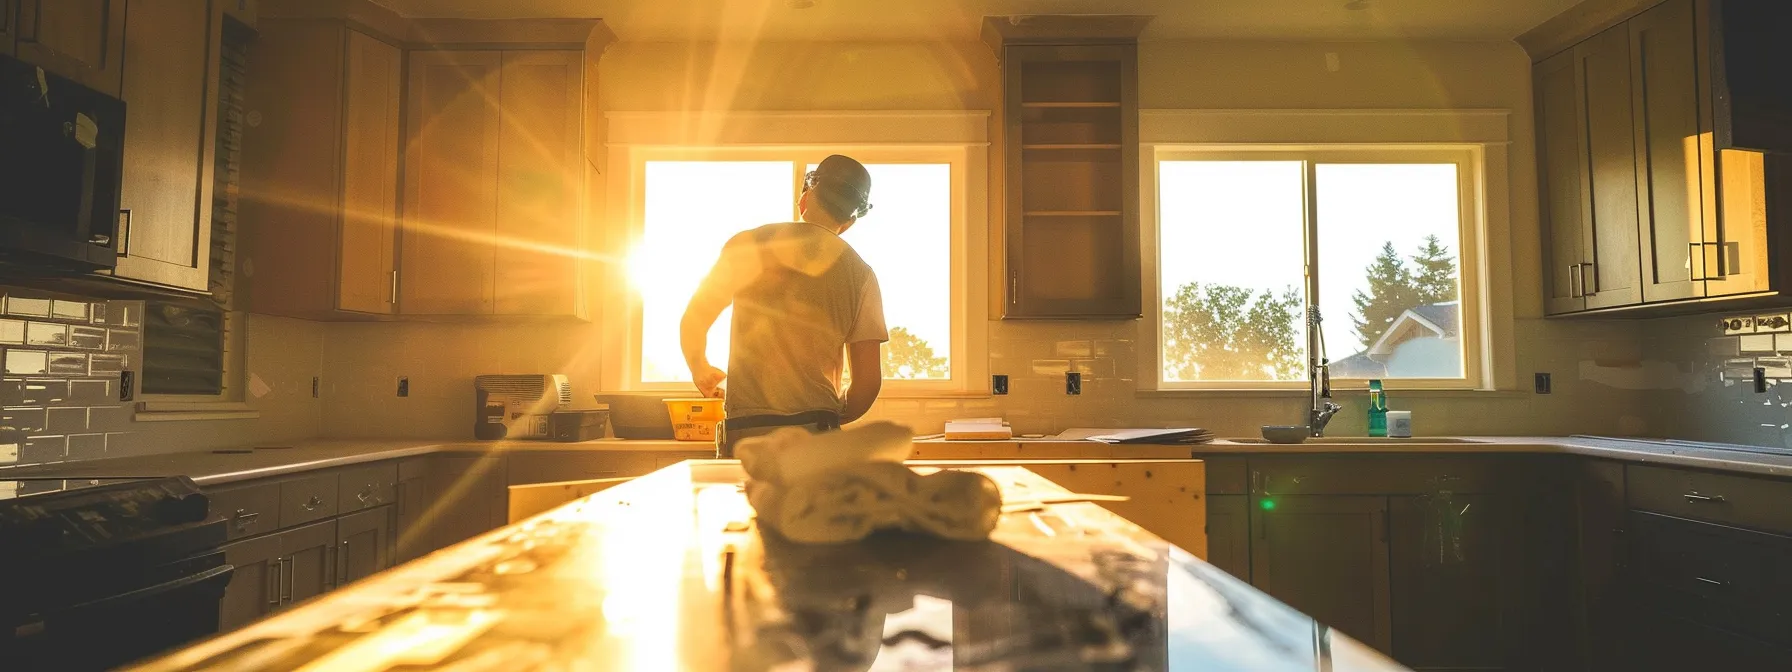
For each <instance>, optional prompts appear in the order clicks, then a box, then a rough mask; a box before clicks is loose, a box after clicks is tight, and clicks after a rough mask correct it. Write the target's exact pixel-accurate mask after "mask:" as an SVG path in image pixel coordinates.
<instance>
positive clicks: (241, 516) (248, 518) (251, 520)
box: [230, 509, 261, 532]
mask: <svg viewBox="0 0 1792 672" xmlns="http://www.w3.org/2000/svg"><path fill="white" fill-rule="evenodd" d="M260 517H261V514H260V513H259V512H257V513H249V511H248V510H246V509H237V510H236V514H235V515H233V516H231V517H230V520H231V522H232V523H233V524H235V525H236V530H237V531H238V532H241V531H243V530H247V529H249V528H251V527H254V526H255V520H256V519H257V518H260Z"/></svg>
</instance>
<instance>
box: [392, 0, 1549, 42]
mask: <svg viewBox="0 0 1792 672" xmlns="http://www.w3.org/2000/svg"><path fill="white" fill-rule="evenodd" d="M374 1H375V2H377V3H379V4H382V5H385V6H387V7H390V8H392V9H394V10H396V11H398V12H399V13H401V14H404V15H407V16H413V17H463V18H520V17H533V18H540V17H577V18H592V17H595V18H602V19H604V20H605V23H607V24H608V25H609V26H610V28H611V29H612V30H615V31H616V34H617V35H618V36H619V37H620V38H621V39H623V40H629V41H685V40H697V41H712V40H715V41H733V40H778V41H785V40H797V41H808V40H815V41H842V40H880V41H888V40H974V39H976V38H977V35H978V26H979V22H980V21H981V18H982V17H983V16H985V15H1002V14H1147V15H1153V16H1156V17H1157V18H1156V19H1155V20H1153V22H1152V24H1151V27H1150V28H1148V29H1147V30H1146V32H1145V35H1144V39H1147V40H1173V39H1196V38H1202V39H1212V38H1233V39H1342V40H1356V39H1400V38H1403V39H1433V40H1506V39H1511V38H1513V37H1516V36H1517V35H1519V34H1520V33H1523V32H1525V31H1527V30H1529V29H1531V28H1532V27H1534V26H1536V25H1537V24H1539V23H1542V22H1543V21H1544V20H1545V19H1548V18H1550V17H1552V16H1555V15H1556V14H1559V13H1561V12H1562V11H1563V10H1566V9H1568V8H1569V7H1572V6H1574V5H1576V4H1578V3H1579V2H1580V0H1357V1H1356V2H1349V0H374ZM804 3H808V4H810V5H812V6H810V7H808V8H806V9H796V8H794V7H793V5H797V4H804ZM1346 4H1352V5H1359V4H1360V5H1363V6H1364V7H1363V8H1362V9H1354V10H1353V9H1346Z"/></svg>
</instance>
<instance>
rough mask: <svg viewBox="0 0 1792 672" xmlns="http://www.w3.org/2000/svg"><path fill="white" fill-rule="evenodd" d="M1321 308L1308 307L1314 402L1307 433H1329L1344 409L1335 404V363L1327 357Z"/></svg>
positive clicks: (1310, 381)
mask: <svg viewBox="0 0 1792 672" xmlns="http://www.w3.org/2000/svg"><path fill="white" fill-rule="evenodd" d="M1319 322H1320V318H1319V308H1318V307H1317V306H1314V307H1311V308H1308V309H1307V382H1308V387H1309V391H1311V392H1312V399H1313V404H1312V405H1311V406H1309V407H1308V408H1307V433H1309V434H1311V435H1313V436H1316V437H1317V436H1325V425H1326V423H1329V422H1331V421H1332V416H1333V415H1336V414H1337V413H1338V411H1341V410H1344V407H1343V406H1339V405H1337V404H1335V403H1332V364H1331V360H1330V359H1327V358H1326V356H1325V332H1324V331H1321V330H1320V328H1319Z"/></svg>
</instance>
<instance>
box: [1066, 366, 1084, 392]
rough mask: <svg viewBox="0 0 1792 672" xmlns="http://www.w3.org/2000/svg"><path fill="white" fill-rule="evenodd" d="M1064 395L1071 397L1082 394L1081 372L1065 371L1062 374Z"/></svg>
mask: <svg viewBox="0 0 1792 672" xmlns="http://www.w3.org/2000/svg"><path fill="white" fill-rule="evenodd" d="M1064 393H1065V394H1071V395H1076V394H1082V393H1083V374H1082V373H1081V372H1078V371H1067V372H1065V373H1064Z"/></svg>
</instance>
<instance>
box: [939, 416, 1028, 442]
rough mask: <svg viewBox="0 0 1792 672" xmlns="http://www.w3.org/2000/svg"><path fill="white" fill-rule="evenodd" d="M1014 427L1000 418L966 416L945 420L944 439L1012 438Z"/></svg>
mask: <svg viewBox="0 0 1792 672" xmlns="http://www.w3.org/2000/svg"><path fill="white" fill-rule="evenodd" d="M1012 438H1014V428H1012V427H1009V426H1008V421H1007V420H1003V419H1001V418H966V419H962V420H947V421H946V440H947V441H962V440H965V439H995V440H1003V439H1012Z"/></svg>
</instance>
